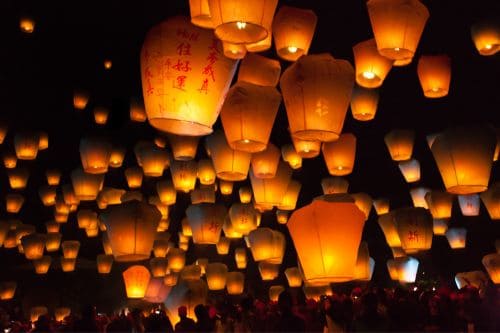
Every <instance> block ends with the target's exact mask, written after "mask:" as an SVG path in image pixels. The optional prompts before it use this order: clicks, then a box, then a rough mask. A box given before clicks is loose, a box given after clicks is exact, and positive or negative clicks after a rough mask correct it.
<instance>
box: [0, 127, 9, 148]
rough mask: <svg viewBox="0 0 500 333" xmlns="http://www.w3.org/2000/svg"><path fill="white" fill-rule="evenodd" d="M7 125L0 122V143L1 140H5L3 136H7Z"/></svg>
mask: <svg viewBox="0 0 500 333" xmlns="http://www.w3.org/2000/svg"><path fill="white" fill-rule="evenodd" d="M8 129H9V127H8V126H7V124H5V123H3V122H0V145H1V144H3V141H4V140H5V137H6V136H7V131H8Z"/></svg>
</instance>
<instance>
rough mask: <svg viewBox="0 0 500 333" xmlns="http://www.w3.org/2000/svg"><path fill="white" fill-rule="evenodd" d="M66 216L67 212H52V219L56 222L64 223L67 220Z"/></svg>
mask: <svg viewBox="0 0 500 333" xmlns="http://www.w3.org/2000/svg"><path fill="white" fill-rule="evenodd" d="M68 216H69V214H67V213H58V212H54V220H55V221H56V222H57V223H66V222H68Z"/></svg>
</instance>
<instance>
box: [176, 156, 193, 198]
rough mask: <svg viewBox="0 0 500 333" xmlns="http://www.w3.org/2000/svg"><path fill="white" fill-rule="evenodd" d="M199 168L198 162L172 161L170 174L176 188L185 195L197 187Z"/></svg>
mask: <svg viewBox="0 0 500 333" xmlns="http://www.w3.org/2000/svg"><path fill="white" fill-rule="evenodd" d="M197 168H198V165H197V163H196V161H172V164H171V165H170V172H171V173H172V181H173V184H174V188H175V189H176V190H177V191H182V192H184V193H188V192H189V191H191V190H193V189H194V187H195V185H196V174H197V171H198V170H197Z"/></svg>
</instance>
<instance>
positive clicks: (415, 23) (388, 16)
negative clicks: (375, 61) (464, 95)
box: [367, 0, 429, 60]
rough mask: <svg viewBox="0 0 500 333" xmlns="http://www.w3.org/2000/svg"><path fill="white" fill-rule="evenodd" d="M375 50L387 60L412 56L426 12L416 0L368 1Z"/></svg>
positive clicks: (427, 15)
mask: <svg viewBox="0 0 500 333" xmlns="http://www.w3.org/2000/svg"><path fill="white" fill-rule="evenodd" d="M367 7H368V14H369V16H370V22H371V25H372V29H373V35H374V36H375V41H376V43H377V49H378V52H379V53H380V54H381V55H383V56H384V57H387V58H389V59H394V60H402V59H408V58H410V59H411V58H413V55H414V54H415V50H416V49H417V45H418V42H419V40H420V36H421V35H422V32H423V30H424V27H425V23H426V22H427V19H428V18H429V11H428V10H427V8H426V7H425V6H424V5H423V4H422V3H421V2H420V1H418V0H369V1H368V2H367Z"/></svg>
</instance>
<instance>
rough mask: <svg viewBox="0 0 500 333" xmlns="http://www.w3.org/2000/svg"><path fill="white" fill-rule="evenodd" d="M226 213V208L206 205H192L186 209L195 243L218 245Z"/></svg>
mask: <svg viewBox="0 0 500 333" xmlns="http://www.w3.org/2000/svg"><path fill="white" fill-rule="evenodd" d="M226 213H227V212H226V208H225V207H224V206H222V205H215V204H206V203H202V204H197V205H190V206H189V207H188V208H187V209H186V216H187V218H188V221H189V225H190V226H191V230H192V232H193V242H194V243H195V244H217V243H218V242H219V238H220V233H221V231H222V224H223V223H224V217H225V216H226Z"/></svg>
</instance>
